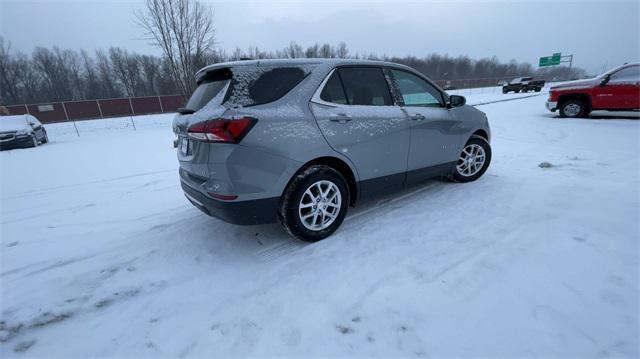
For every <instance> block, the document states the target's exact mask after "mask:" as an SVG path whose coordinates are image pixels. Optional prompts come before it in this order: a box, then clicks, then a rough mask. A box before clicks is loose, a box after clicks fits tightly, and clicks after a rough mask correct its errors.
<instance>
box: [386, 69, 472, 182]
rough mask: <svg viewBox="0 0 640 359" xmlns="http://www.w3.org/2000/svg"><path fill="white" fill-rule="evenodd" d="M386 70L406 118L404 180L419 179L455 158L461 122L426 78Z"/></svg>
mask: <svg viewBox="0 0 640 359" xmlns="http://www.w3.org/2000/svg"><path fill="white" fill-rule="evenodd" d="M389 71H390V73H391V76H392V78H393V83H394V86H395V87H396V89H397V91H398V92H399V94H400V97H401V98H402V101H403V110H404V111H405V113H406V116H407V118H409V120H410V138H411V141H410V146H409V157H408V161H407V171H408V173H407V183H409V184H411V183H415V182H420V181H422V180H424V179H427V178H430V177H433V176H434V174H439V173H438V172H439V171H442V170H443V169H444V168H445V167H448V166H450V165H451V164H452V163H455V162H456V161H457V159H458V153H457V151H458V148H459V142H460V140H461V135H460V131H459V129H460V125H461V122H460V120H458V119H457V118H456V117H455V116H454V115H453V114H452V112H451V111H450V110H449V109H448V107H447V106H446V103H445V98H444V96H443V94H442V92H441V91H440V90H438V89H437V88H436V87H435V86H434V85H432V84H431V83H430V82H429V81H427V80H425V79H423V78H422V77H419V76H417V75H416V74H413V73H411V72H409V71H405V70H399V69H393V68H392V69H389Z"/></svg>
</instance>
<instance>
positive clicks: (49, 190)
mask: <svg viewBox="0 0 640 359" xmlns="http://www.w3.org/2000/svg"><path fill="white" fill-rule="evenodd" d="M169 172H175V173H176V174H177V173H178V169H177V168H175V169H170V170H161V171H152V172H144V173H136V174H133V175H128V176H121V177H113V178H107V179H102V180H95V181H88V182H80V183H73V184H66V185H62V186H56V187H49V188H41V189H37V190H33V191H28V192H22V193H18V194H15V195H11V196H7V197H2V198H0V200H6V199H15V198H22V197H28V196H32V195H38V194H41V193H43V192H52V191H58V190H62V189H68V188H72V187H77V186H87V185H92V184H100V183H107V182H115V181H121V180H126V179H130V178H136V177H144V176H151V175H155V174H161V173H169Z"/></svg>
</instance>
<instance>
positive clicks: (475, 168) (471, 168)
mask: <svg viewBox="0 0 640 359" xmlns="http://www.w3.org/2000/svg"><path fill="white" fill-rule="evenodd" d="M485 160H486V154H485V152H484V148H482V146H480V145H477V144H475V143H472V144H468V145H467V146H465V147H464V148H463V149H462V153H461V154H460V158H458V164H457V166H456V170H457V171H458V174H460V175H461V176H464V177H471V176H473V175H475V174H476V173H478V172H480V170H481V169H482V166H484V162H485Z"/></svg>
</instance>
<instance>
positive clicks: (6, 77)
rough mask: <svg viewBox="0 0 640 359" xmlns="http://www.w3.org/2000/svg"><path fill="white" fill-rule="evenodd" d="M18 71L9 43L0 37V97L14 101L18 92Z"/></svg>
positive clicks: (17, 96)
mask: <svg viewBox="0 0 640 359" xmlns="http://www.w3.org/2000/svg"><path fill="white" fill-rule="evenodd" d="M19 83H20V71H19V66H18V64H17V62H16V61H15V60H14V59H13V58H12V56H11V44H10V43H9V42H8V41H7V42H5V41H4V39H3V38H2V37H0V99H2V100H3V101H9V102H15V101H17V99H18V98H19V97H20V93H19V88H18V86H19Z"/></svg>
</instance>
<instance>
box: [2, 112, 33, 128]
mask: <svg viewBox="0 0 640 359" xmlns="http://www.w3.org/2000/svg"><path fill="white" fill-rule="evenodd" d="M26 128H27V119H26V117H25V116H24V115H19V116H2V117H0V131H18V130H24V129H26Z"/></svg>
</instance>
